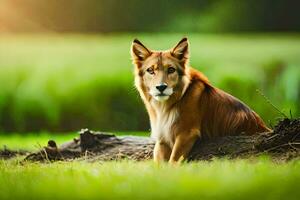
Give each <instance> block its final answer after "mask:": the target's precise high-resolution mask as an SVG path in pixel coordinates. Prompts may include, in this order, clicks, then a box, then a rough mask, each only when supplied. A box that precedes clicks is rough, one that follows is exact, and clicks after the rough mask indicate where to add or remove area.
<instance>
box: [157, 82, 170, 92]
mask: <svg viewBox="0 0 300 200" xmlns="http://www.w3.org/2000/svg"><path fill="white" fill-rule="evenodd" d="M167 87H168V86H167V85H166V84H160V85H157V86H156V89H158V91H160V92H163V91H164V90H165V89H166V88H167Z"/></svg>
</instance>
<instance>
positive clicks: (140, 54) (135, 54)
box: [131, 39, 151, 61]
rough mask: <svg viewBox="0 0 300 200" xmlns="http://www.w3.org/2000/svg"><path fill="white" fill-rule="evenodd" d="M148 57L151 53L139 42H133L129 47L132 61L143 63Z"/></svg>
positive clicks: (135, 40)
mask: <svg viewBox="0 0 300 200" xmlns="http://www.w3.org/2000/svg"><path fill="white" fill-rule="evenodd" d="M150 55H151V51H150V50H149V49H147V48H146V47H145V46H144V45H143V44H142V43H141V42H140V41H139V40H137V39H134V40H133V42H132V45H131V57H132V59H133V60H134V61H144V60H146V58H147V57H149V56H150Z"/></svg>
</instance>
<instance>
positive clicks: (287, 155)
mask: <svg viewBox="0 0 300 200" xmlns="http://www.w3.org/2000/svg"><path fill="white" fill-rule="evenodd" d="M153 147H154V141H153V140H151V139H150V138H148V137H134V136H124V137H116V136H115V135H113V134H109V133H103V132H94V131H90V130H88V129H84V130H82V131H81V132H80V135H79V137H78V138H75V139H73V140H72V141H69V142H66V143H64V144H62V145H61V146H57V145H56V142H55V141H53V140H50V141H49V142H48V146H46V147H44V148H42V149H41V150H40V151H38V152H34V153H31V154H30V155H28V156H27V157H26V158H25V160H30V161H55V160H72V159H75V158H76V159H84V160H88V161H107V160H122V159H129V160H137V161H139V160H148V159H151V158H152V154H153V152H152V151H153ZM2 154H3V155H7V156H6V158H9V157H13V156H14V155H17V154H16V153H15V152H10V151H7V150H6V151H1V155H2ZM261 154H267V155H270V156H271V157H272V158H274V159H276V160H284V161H285V160H290V159H295V158H299V157H300V119H295V120H290V119H284V120H282V121H280V122H278V124H277V125H276V126H275V128H274V131H273V132H266V133H262V134H256V135H252V136H246V135H239V136H226V137H220V138H214V139H210V140H198V141H197V142H196V144H195V145H194V147H193V149H192V151H191V153H190V155H189V158H188V160H189V161H195V160H210V159H212V158H215V157H227V158H249V157H255V156H258V155H261ZM2 157H4V156H2Z"/></svg>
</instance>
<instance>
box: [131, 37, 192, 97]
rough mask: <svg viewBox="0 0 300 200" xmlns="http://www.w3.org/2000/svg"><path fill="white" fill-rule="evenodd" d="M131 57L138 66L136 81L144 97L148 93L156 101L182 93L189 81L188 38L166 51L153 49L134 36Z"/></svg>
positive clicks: (136, 68) (136, 66) (136, 67)
mask: <svg viewBox="0 0 300 200" xmlns="http://www.w3.org/2000/svg"><path fill="white" fill-rule="evenodd" d="M131 56H132V60H133V64H134V65H135V76H136V78H135V84H136V87H137V88H138V89H139V92H142V93H144V94H143V95H144V97H145V98H146V97H148V96H149V97H153V98H154V99H155V100H157V101H166V100H168V99H169V98H170V97H172V96H174V97H178V96H181V95H182V94H183V92H184V90H185V88H186V86H187V85H188V83H189V78H188V77H187V75H188V73H187V71H188V61H189V43H188V39H187V38H183V39H182V40H181V41H180V42H179V43H178V44H177V45H176V46H175V47H174V48H172V49H170V50H166V51H152V50H150V49H148V48H146V47H145V46H144V45H143V44H142V43H141V42H140V41H138V40H136V39H135V40H134V41H133V43H132V46H131ZM142 97H143V96H142Z"/></svg>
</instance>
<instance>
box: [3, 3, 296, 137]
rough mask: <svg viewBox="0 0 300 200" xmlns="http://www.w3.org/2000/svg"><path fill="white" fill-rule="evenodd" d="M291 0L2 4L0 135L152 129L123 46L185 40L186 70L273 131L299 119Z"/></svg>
mask: <svg viewBox="0 0 300 200" xmlns="http://www.w3.org/2000/svg"><path fill="white" fill-rule="evenodd" d="M296 4H297V3H296V2H295V1H284V0H273V1H271V0H260V1H259V0H253V1H250V0H240V1H234V0H220V1H216V0H215V1H214V0H211V1H208V0H204V1H196V0H189V1H179V0H174V1H158V0H153V1H151V2H149V1H141V0H127V1H121V0H85V1H80V0H64V1H50V0H44V1H40V0H22V1H21V0H14V1H9V0H0V131H1V132H3V133H4V132H5V133H9V132H36V131H38V132H40V131H52V132H69V131H74V130H75V131H76V130H79V129H81V128H85V127H88V128H91V129H96V130H102V131H148V130H149V122H148V117H147V114H146V111H145V109H144V106H143V104H142V102H141V100H140V98H139V95H138V93H137V91H136V90H135V88H134V86H133V73H132V71H133V67H132V65H131V61H130V55H129V48H130V45H131V41H132V40H133V38H136V37H137V38H139V39H140V40H141V41H142V42H144V43H145V45H146V46H148V47H149V48H153V49H167V48H170V47H172V46H173V45H175V44H176V43H177V42H178V41H179V40H180V39H181V37H182V36H188V37H189V39H190V43H191V65H192V66H193V67H195V68H197V69H199V70H201V71H202V72H203V73H204V74H206V75H207V76H208V78H209V79H210V80H211V82H212V83H213V85H215V86H217V87H219V88H221V89H223V90H225V91H227V92H229V93H231V94H232V95H234V96H237V97H238V98H240V99H241V100H242V101H244V102H245V103H247V104H248V105H249V106H250V107H251V108H252V109H253V110H255V111H256V112H257V113H258V114H260V115H261V116H262V117H263V118H264V120H265V121H266V122H267V123H268V124H274V122H275V121H276V120H277V118H278V117H281V116H280V114H279V113H278V112H277V111H276V110H275V109H274V108H272V106H270V105H269V104H268V103H267V102H266V100H265V99H264V98H263V97H262V96H261V95H259V94H258V93H257V92H256V90H257V89H259V90H261V91H262V92H263V93H264V94H265V95H266V96H267V97H268V98H269V99H270V100H271V102H272V103H273V104H274V105H276V106H277V107H278V108H279V109H280V110H281V111H282V112H284V113H285V114H286V115H288V116H290V110H291V112H292V115H293V116H294V117H296V116H299V114H300V107H299V102H300V34H299V31H300V12H299V11H298V8H299V6H297V5H296Z"/></svg>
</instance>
